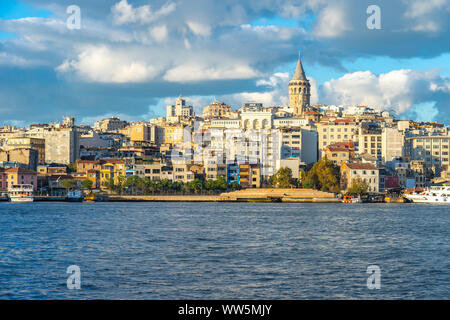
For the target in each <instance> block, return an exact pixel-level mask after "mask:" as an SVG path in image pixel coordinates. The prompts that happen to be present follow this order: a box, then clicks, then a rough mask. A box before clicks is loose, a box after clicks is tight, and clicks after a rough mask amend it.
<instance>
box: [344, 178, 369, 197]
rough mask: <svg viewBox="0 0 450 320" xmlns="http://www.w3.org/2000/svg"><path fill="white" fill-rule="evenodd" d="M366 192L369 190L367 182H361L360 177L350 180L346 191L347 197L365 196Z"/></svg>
mask: <svg viewBox="0 0 450 320" xmlns="http://www.w3.org/2000/svg"><path fill="white" fill-rule="evenodd" d="M367 190H369V185H368V184H367V182H365V181H364V180H362V179H361V178H360V177H356V178H353V179H352V184H351V186H350V188H349V189H348V191H347V194H349V195H360V196H361V195H365V194H367Z"/></svg>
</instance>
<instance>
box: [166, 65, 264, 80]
mask: <svg viewBox="0 0 450 320" xmlns="http://www.w3.org/2000/svg"><path fill="white" fill-rule="evenodd" d="M257 76H258V72H257V71H255V70H253V69H252V68H251V67H249V66H248V65H245V64H239V63H236V62H234V63H230V64H222V65H217V63H216V64H210V65H205V64H201V63H187V64H182V65H179V66H177V67H175V68H172V69H170V70H168V71H167V72H166V74H165V75H164V80H166V81H170V82H193V81H205V80H230V79H250V78H254V77H257Z"/></svg>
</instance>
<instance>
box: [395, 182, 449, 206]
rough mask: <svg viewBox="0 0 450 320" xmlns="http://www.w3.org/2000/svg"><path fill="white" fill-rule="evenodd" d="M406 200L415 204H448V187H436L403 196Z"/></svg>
mask: <svg viewBox="0 0 450 320" xmlns="http://www.w3.org/2000/svg"><path fill="white" fill-rule="evenodd" d="M403 196H404V197H405V198H406V199H408V200H410V201H412V202H416V203H450V186H436V187H430V188H427V189H425V190H424V191H423V192H421V193H414V194H404V195H403Z"/></svg>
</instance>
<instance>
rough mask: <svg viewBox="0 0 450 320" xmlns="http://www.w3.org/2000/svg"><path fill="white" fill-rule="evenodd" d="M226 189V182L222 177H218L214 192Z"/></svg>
mask: <svg viewBox="0 0 450 320" xmlns="http://www.w3.org/2000/svg"><path fill="white" fill-rule="evenodd" d="M227 189H228V184H227V180H225V178H224V177H222V176H219V177H218V178H217V180H216V190H219V191H225V190H227Z"/></svg>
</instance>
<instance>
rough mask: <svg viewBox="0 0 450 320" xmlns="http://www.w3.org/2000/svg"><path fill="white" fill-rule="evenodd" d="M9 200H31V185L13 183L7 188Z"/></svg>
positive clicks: (32, 198)
mask: <svg viewBox="0 0 450 320" xmlns="http://www.w3.org/2000/svg"><path fill="white" fill-rule="evenodd" d="M8 197H9V200H10V201H11V202H33V200H34V197H33V186H32V185H31V184H13V185H11V186H10V187H9V188H8Z"/></svg>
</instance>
